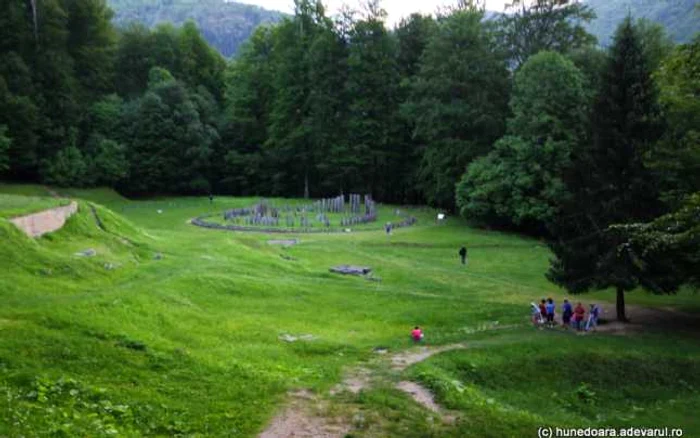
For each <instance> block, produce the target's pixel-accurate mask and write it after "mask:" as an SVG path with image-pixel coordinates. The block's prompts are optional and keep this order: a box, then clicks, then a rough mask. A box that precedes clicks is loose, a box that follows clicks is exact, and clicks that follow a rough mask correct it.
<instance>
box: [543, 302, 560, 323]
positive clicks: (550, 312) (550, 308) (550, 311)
mask: <svg viewBox="0 0 700 438" xmlns="http://www.w3.org/2000/svg"><path fill="white" fill-rule="evenodd" d="M544 307H545V310H546V311H547V325H548V326H549V327H554V312H555V310H556V308H557V306H556V305H555V304H554V300H553V299H551V298H548V299H547V304H545V306H544Z"/></svg>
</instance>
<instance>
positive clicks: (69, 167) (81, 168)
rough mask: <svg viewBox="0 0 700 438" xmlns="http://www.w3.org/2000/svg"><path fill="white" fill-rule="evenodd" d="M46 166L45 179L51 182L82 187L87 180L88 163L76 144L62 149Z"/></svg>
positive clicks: (62, 185)
mask: <svg viewBox="0 0 700 438" xmlns="http://www.w3.org/2000/svg"><path fill="white" fill-rule="evenodd" d="M44 166H45V169H44V170H43V175H44V179H45V180H46V182H48V183H49V184H54V185H57V186H59V187H70V186H74V187H80V186H82V185H83V184H84V182H85V176H86V173H87V165H86V163H85V159H84V157H83V154H82V153H81V152H80V149H78V148H77V147H75V146H68V147H67V148H65V149H61V150H60V151H58V153H56V155H55V156H54V157H53V158H52V159H51V160H50V161H47V162H46V164H45V165H44Z"/></svg>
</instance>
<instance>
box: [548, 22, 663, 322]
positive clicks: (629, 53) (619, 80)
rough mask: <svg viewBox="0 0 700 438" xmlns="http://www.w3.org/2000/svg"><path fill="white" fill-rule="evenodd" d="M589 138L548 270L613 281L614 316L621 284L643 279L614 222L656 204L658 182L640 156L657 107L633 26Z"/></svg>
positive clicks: (589, 285) (554, 275) (612, 61)
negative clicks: (618, 237)
mask: <svg viewBox="0 0 700 438" xmlns="http://www.w3.org/2000/svg"><path fill="white" fill-rule="evenodd" d="M592 127H593V142H592V144H591V146H590V147H589V148H582V149H580V150H579V151H577V152H576V153H575V156H574V169H573V171H572V172H571V174H570V175H568V177H567V183H568V189H569V190H570V191H571V192H572V194H573V196H572V197H571V199H570V200H569V201H568V202H564V203H563V205H562V208H561V212H560V215H559V216H558V217H557V218H556V220H555V224H554V234H555V236H557V238H556V240H554V241H553V242H552V244H551V248H552V250H553V252H554V254H555V256H556V258H555V259H554V260H553V261H552V265H551V268H550V272H549V274H548V276H549V278H550V279H551V280H552V281H554V282H555V283H557V284H560V285H562V286H564V287H566V288H567V289H568V290H570V291H571V292H573V293H580V292H585V291H588V290H590V289H607V288H610V287H612V288H614V289H615V290H616V293H617V317H618V319H619V320H621V321H624V320H626V317H625V300H624V298H625V291H629V290H632V289H634V288H635V287H636V286H637V285H638V284H639V282H640V280H639V278H638V276H637V275H636V273H637V271H636V269H635V268H634V267H633V263H634V261H633V260H632V258H631V257H630V254H629V251H626V250H619V249H618V245H617V242H616V240H615V238H614V236H613V235H612V234H610V233H608V232H607V228H608V227H609V226H610V225H612V224H617V223H626V222H636V221H642V222H643V221H647V220H650V219H652V218H653V217H655V216H657V215H658V214H659V212H660V207H659V203H658V192H657V185H656V182H655V180H654V178H653V177H652V174H651V172H650V171H649V169H648V168H647V167H646V166H645V165H644V160H643V157H644V155H645V154H646V153H648V152H649V151H651V150H652V148H653V146H654V145H655V143H656V141H657V139H658V138H659V133H660V132H659V127H660V126H659V108H658V104H657V100H656V90H655V87H654V83H653V81H652V78H651V71H650V69H649V60H648V59H647V56H646V55H645V51H644V48H643V46H642V43H641V41H640V36H639V34H638V32H637V29H636V28H635V27H634V24H633V22H632V20H631V19H630V18H627V19H626V20H625V21H624V22H623V23H622V24H621V25H620V27H619V28H618V30H617V33H616V35H615V40H614V45H613V46H612V48H611V50H610V54H609V59H608V62H607V66H606V69H605V72H604V75H603V78H602V81H601V88H600V90H599V91H598V96H597V99H596V103H595V106H594V112H593V125H592Z"/></svg>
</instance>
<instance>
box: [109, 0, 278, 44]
mask: <svg viewBox="0 0 700 438" xmlns="http://www.w3.org/2000/svg"><path fill="white" fill-rule="evenodd" d="M108 5H109V6H110V7H111V8H112V9H113V10H114V22H115V24H116V25H117V26H126V25H129V24H132V23H140V24H143V25H145V26H148V27H155V26H157V25H158V24H161V23H172V24H175V25H182V24H184V23H185V22H187V21H188V20H192V21H194V22H195V24H197V27H198V28H199V29H200V30H201V32H202V36H204V39H205V40H207V42H208V43H209V44H210V45H212V46H213V47H215V48H216V49H217V50H219V52H221V54H222V55H224V56H226V57H230V56H233V55H235V54H236V53H237V52H238V48H239V47H240V46H241V45H242V44H243V43H244V42H245V41H246V40H247V39H248V38H249V37H250V35H251V34H252V33H253V31H254V30H255V28H256V27H258V26H259V25H261V24H270V23H276V22H278V21H279V20H281V19H282V17H283V14H282V13H280V12H277V11H269V10H267V9H263V8H260V7H258V6H253V5H248V4H243V3H237V2H230V1H224V0H197V1H191V0H108Z"/></svg>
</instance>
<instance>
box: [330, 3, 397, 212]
mask: <svg viewBox="0 0 700 438" xmlns="http://www.w3.org/2000/svg"><path fill="white" fill-rule="evenodd" d="M350 41H351V42H352V43H351V44H350V48H349V54H348V60H347V63H348V77H347V81H346V83H345V87H346V92H347V94H348V117H347V130H348V131H347V132H348V139H347V142H348V144H347V150H346V151H345V152H344V157H343V161H341V163H339V166H338V167H339V168H341V169H343V171H344V175H343V179H342V180H341V182H342V185H341V186H340V188H342V189H343V190H350V191H359V190H366V191H368V193H372V194H373V195H375V196H377V197H378V198H380V199H382V198H387V197H389V196H391V195H390V194H391V193H392V192H393V191H394V190H395V189H397V188H398V187H399V186H400V181H396V180H395V179H393V178H392V177H393V176H395V175H393V173H392V164H393V163H394V162H395V161H396V160H397V158H398V154H399V150H397V149H396V148H395V142H394V135H395V134H396V133H395V127H396V121H395V118H396V113H397V111H398V105H399V100H398V99H399V94H398V84H399V72H398V66H397V60H396V53H397V50H396V46H395V40H394V39H393V38H392V37H391V36H390V35H389V33H388V32H387V31H386V29H385V27H384V23H383V21H382V11H374V13H373V14H371V15H369V16H367V17H366V18H365V19H363V20H360V21H358V22H356V23H355V25H354V27H353V29H352V31H351V32H350Z"/></svg>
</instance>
